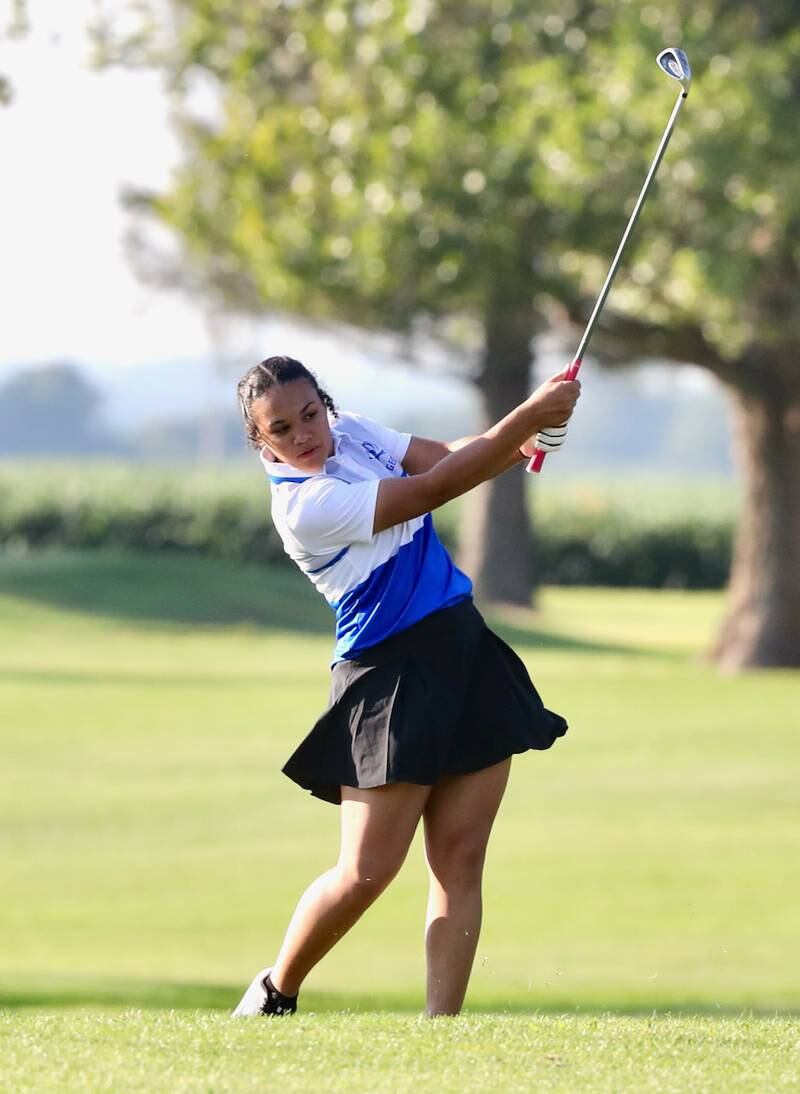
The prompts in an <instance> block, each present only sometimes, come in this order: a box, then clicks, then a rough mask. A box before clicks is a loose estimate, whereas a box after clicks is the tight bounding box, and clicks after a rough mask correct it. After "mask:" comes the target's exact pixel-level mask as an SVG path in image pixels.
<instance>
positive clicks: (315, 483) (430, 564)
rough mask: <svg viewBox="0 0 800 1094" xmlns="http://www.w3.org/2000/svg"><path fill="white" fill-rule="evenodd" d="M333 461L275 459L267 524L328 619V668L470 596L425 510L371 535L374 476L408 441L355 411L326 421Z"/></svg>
mask: <svg viewBox="0 0 800 1094" xmlns="http://www.w3.org/2000/svg"><path fill="white" fill-rule="evenodd" d="M331 432H332V435H333V455H332V456H330V457H329V458H328V460H327V461H326V462H325V466H324V468H323V469H322V471H320V472H316V473H311V474H309V473H308V472H304V471H301V470H299V469H298V468H295V467H291V466H290V465H289V464H282V463H275V462H272V461H271V460H269V459H268V458H267V456H266V451H265V450H264V449H262V451H261V462H262V465H263V467H264V470H265V471H266V473H267V475H268V477H269V480H270V490H271V496H272V520H273V522H274V524H275V527H276V529H277V531H278V534H279V535H280V537H281V541H282V542H283V546H284V550H285V551H286V553H287V554H288V555H289V557H290V558H291V559H292V560H293V561H294V562H295V563H296V564H297V566H299V568H300V569H301V570H302V571H303V573H304V574H305V575H306V577H308V578H309V579H310V580H311V581H312V582H313V583H314V585H315V586H316V587H317V589H319V591H320V592H321V593H322V595H323V596H324V597H325V599H326V600H327V601H328V603H329V604H330V606H331V608H332V609H333V611H334V613H335V615H336V646H335V649H334V653H333V663H334V664H335V663H336V662H337V661H346V660H349V659H351V658H353V657H356V656H357V655H358V654H359V652H360V651H361V650H364V649H366V648H368V647H369V646H374V645H375V644H376V643H378V642H382V641H383V640H384V639H385V638H388V637H389V636H390V635H393V634H396V633H397V632H398V631H401V630H405V628H406V627H410V626H411V625H412V624H413V623H416V622H418V621H419V620H420V619H422V618H424V617H425V616H426V615H430V613H431V612H435V611H438V610H439V609H440V608H447V607H450V606H451V605H452V604H456V603H458V602H459V601H461V600H465V599H466V598H468V597H469V596H471V595H472V582H471V581H470V579H469V578H468V577H467V575H466V574H464V573H462V571H461V570H459V569H458V568H457V567H456V566H454V565H453V562H452V560H451V558H450V556H449V554H448V553H447V551H446V550H445V548H444V547H443V545H442V543H441V541H440V540H439V537H438V536H437V534H436V531H435V529H434V526H433V520H432V518H431V515H430V513H425V514H424V515H423V516H419V517H415V518H414V519H413V520H407V521H403V522H402V523H400V524H395V525H393V526H392V527H391V528H386V529H384V530H383V531H382V532H378V533H377V535H373V532H372V527H373V523H374V520H375V505H376V500H377V496H378V485H379V483H380V481H381V479H386V478H401V477H403V476H404V475H405V474H406V472H405V471H404V470H403V466H402V460H403V457H404V456H405V454H406V452H407V450H408V446H409V444H410V442H411V435H410V434H408V433H397V432H395V430H393V429H387V428H386V427H385V426H382V425H379V424H378V423H377V422H373V421H371V420H370V419H369V418H364V417H362V416H361V415H359V414H341V415H340V416H339V417H338V418H336V419H334V420H332V421H331Z"/></svg>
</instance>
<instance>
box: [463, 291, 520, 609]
mask: <svg viewBox="0 0 800 1094" xmlns="http://www.w3.org/2000/svg"><path fill="white" fill-rule="evenodd" d="M533 334H534V328H533V321H532V318H531V317H530V315H529V309H528V308H520V309H518V310H516V311H509V310H508V309H507V307H506V308H504V309H503V310H500V309H499V308H498V309H497V310H495V311H494V312H493V314H492V315H490V317H489V321H488V322H487V330H486V350H485V354H484V363H483V369H482V372H481V375H480V377H479V379H478V387H479V389H480V391H481V394H482V396H483V405H484V416H485V419H486V424H487V426H488V425H490V424H492V423H494V422H496V421H499V419H500V418H503V417H505V415H506V414H508V412H509V411H510V410H511V409H513V407H515V406H517V404H519V403H521V402H522V401H523V400H524V399H525V398H526V397H527V395H528V393H529V383H530V370H531V339H532V337H533ZM527 478H528V476H527V475H526V474H525V471H524V469H523V467H522V466H520V467H513V468H511V469H510V470H509V471H506V472H505V473H504V474H502V475H499V476H498V477H497V478H496V479H492V480H491V482H487V483H483V485H481V486H479V487H477V488H476V489H475V490H473V491H472V492H471V493H470V495H469V496H468V498H467V501H466V507H465V509H466V511H465V516H464V519H463V521H462V534H461V543H462V549H461V555H460V559H459V561H460V563H461V565H462V566H463V567H464V569H465V570H466V571H467V573H468V574H469V575H470V576H471V577H472V580H473V582H474V585H475V595H476V597H477V598H478V599H479V600H484V601H504V602H506V603H510V604H522V605H525V606H530V604H531V600H532V596H533V588H534V570H533V533H532V529H531V522H530V518H529V514H528V502H527V496H526V495H527V490H526V485H527V484H526V480H527Z"/></svg>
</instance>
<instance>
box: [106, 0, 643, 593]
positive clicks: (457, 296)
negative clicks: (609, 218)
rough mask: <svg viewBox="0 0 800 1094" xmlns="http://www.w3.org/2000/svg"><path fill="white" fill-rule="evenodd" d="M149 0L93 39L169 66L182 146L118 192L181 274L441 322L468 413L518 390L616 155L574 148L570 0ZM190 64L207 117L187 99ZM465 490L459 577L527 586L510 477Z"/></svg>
mask: <svg viewBox="0 0 800 1094" xmlns="http://www.w3.org/2000/svg"><path fill="white" fill-rule="evenodd" d="M138 7H139V8H140V9H141V7H142V5H141V4H139V5H138ZM169 10H170V12H171V19H170V20H167V21H166V22H164V21H162V22H159V20H158V13H157V10H156V9H155V8H154V7H151V8H150V12H149V15H148V16H147V17H146V18H145V20H144V21H143V22H142V24H141V27H142V29H141V32H140V33H138V34H136V35H134V36H133V37H132V38H128V39H127V41H126V42H123V43H121V44H120V43H118V42H115V40H114V37H113V24H111V23H109V22H107V23H106V24H103V23H101V24H100V25H99V27H98V30H97V39H98V45H99V47H100V50H101V54H102V55H104V56H105V57H106V58H107V59H108V58H109V57H117V58H120V57H121V58H123V59H124V60H125V61H126V62H127V63H131V64H135V63H147V64H153V63H155V64H158V65H161V66H163V68H164V69H165V71H166V72H167V73H168V75H169V79H170V84H171V86H172V88H173V89H174V92H175V95H176V97H177V116H178V118H179V120H180V124H181V127H182V130H183V133H184V136H185V140H186V148H187V155H186V161H185V163H184V165H183V167H182V168H181V170H180V171H179V172H178V175H177V177H176V179H175V184H174V186H173V187H172V189H171V190H170V192H168V193H165V194H160V195H139V198H138V204H139V206H140V207H144V208H146V209H148V210H149V211H150V212H152V213H154V214H155V215H156V216H157V217H159V218H160V219H161V220H162V221H163V222H164V223H166V224H168V225H169V226H170V227H172V228H173V229H175V231H176V232H177V233H178V234H179V236H180V238H181V239H182V240H183V243H184V248H185V258H186V260H187V263H188V264H189V266H190V267H191V269H192V271H193V273H192V276H196V274H195V272H194V271H197V270H200V271H202V272H201V277H202V280H203V283H204V285H205V286H206V287H207V288H208V287H210V288H211V289H213V291H215V292H217V293H219V294H221V295H222V297H223V298H224V299H227V300H228V301H229V302H230V303H232V304H235V305H236V306H242V305H243V304H244V305H247V306H249V307H250V308H252V309H262V310H263V309H266V308H273V309H278V310H283V311H288V312H299V313H302V314H304V315H306V316H316V317H338V318H346V319H349V320H352V321H355V322H357V323H359V324H361V325H362V326H364V325H373V326H376V327H381V328H394V329H396V330H398V331H409V330H412V331H413V330H414V329H415V328H416V329H419V328H420V327H424V329H425V330H431V329H432V330H433V331H434V332H435V333H436V334H437V335H439V336H445V335H447V334H449V335H451V336H452V337H453V339H454V340H455V343H456V344H457V345H458V344H459V340H460V345H461V347H462V348H461V353H462V356H463V357H464V358H465V359H466V360H467V361H468V362H472V361H474V360H475V358H476V356H477V358H478V362H477V369H476V374H475V381H476V383H477V384H478V385H479V387H480V390H481V392H482V394H483V399H484V404H485V408H486V418H487V419H488V420H496V419H497V418H499V417H501V416H502V415H503V414H505V413H506V412H507V411H508V409H509V408H510V407H511V406H512V405H514V404H515V403H516V402H518V401H520V400H521V399H522V398H523V397H524V396H525V395H526V394H527V392H528V390H529V384H530V368H531V361H532V340H533V338H534V336H535V335H536V334H537V332H538V331H540V330H542V329H544V326H545V320H544V315H543V311H542V304H543V302H545V301H546V300H548V299H550V298H552V297H557V298H560V297H563V295H564V294H565V293H566V292H567V286H568V285H569V284H571V283H572V282H574V277H571V278H570V277H565V275H564V272H563V270H561V269H560V268H559V266H558V264H557V262H556V261H555V256H556V254H557V252H558V251H559V250H560V248H561V247H562V246H563V244H564V239H565V236H569V234H570V233H573V234H574V235H575V238H576V239H577V238H581V237H582V235H583V234H585V233H586V232H588V231H591V230H592V225H593V217H592V215H591V212H590V211H591V209H592V203H591V200H590V198H591V195H592V193H593V192H595V191H597V192H598V193H599V192H600V191H601V190H602V187H603V186H606V185H608V178H609V175H610V176H612V177H614V176H615V174H616V176H618V175H619V174H620V171H621V172H622V173H624V172H625V171H626V170H627V165H625V164H624V162H623V161H622V160H620V161H619V163H618V169H617V171H616V173H615V171H613V170H612V171H611V172H606V173H605V176H604V178H603V179H602V180H600V179H592V178H590V177H589V176H588V175H587V173H586V171H585V170H584V169H583V164H582V162H581V156H580V153H579V152H578V151H576V149H578V148H579V142H578V141H577V139H576V134H577V133H578V132H579V129H580V126H581V124H582V123H583V122H584V120H585V116H586V113H587V111H588V112H590V111H591V109H592V103H593V102H594V90H593V87H592V80H593V79H595V78H596V76H595V75H594V74H592V73H591V72H586V71H584V68H583V58H582V56H581V55H582V52H583V50H584V47H585V45H586V41H587V37H586V33H585V32H584V31H583V30H582V29H581V27H580V25H579V23H580V19H579V11H578V7H577V5H576V6H575V8H574V11H573V13H572V16H570V17H569V18H563V17H562V16H557V15H546V14H541V13H538V12H535V11H532V10H531V7H530V5H529V4H527V3H524V2H522V0H493V2H492V3H487V2H486V0H465V2H464V0H460V2H458V3H456V2H455V0H451V2H448V3H443V4H438V5H436V4H433V3H427V2H421V0H410V2H400V3H391V2H389V0H375V2H373V3H359V4H356V3H352V2H349V0H343V2H340V3H331V2H330V0H306V2H304V3H300V4H294V3H293V4H288V3H282V2H280V0H271V2H269V3H265V4H261V5H255V6H249V5H232V4H230V3H228V2H227V0H204V2H203V3H199V2H189V0H174V2H173V3H172V4H171V5H170V9H169ZM586 10H587V11H589V12H590V15H589V18H590V20H591V12H592V11H593V10H594V7H593V5H589V6H588V7H587V9H586ZM601 14H602V13H601ZM148 20H149V23H148ZM148 28H149V29H148ZM199 76H202V78H203V79H204V80H205V81H206V86H207V85H208V82H209V81H211V82H212V84H213V87H214V88H215V89H216V93H217V96H218V102H219V106H220V117H219V119H218V120H217V121H216V122H215V123H213V124H209V123H208V122H205V123H204V122H201V121H198V120H196V119H193V118H192V116H191V106H190V104H191V92H192V87H193V84H195V83H196V81H197V79H198V77H199ZM567 148H569V149H570V152H569V153H568V152H567V151H566V150H565V149H567ZM601 204H602V203H601ZM470 339H471V342H470ZM476 347H477V354H476ZM479 501H480V502H482V505H481V511H480V512H479V513H477V514H474V515H473V518H472V519H471V520H470V521H469V527H470V529H471V530H472V533H473V535H472V542H473V550H472V551H471V555H472V566H471V569H472V571H473V573H475V574H476V577H477V585H478V588H479V590H480V591H482V592H483V593H484V595H486V596H488V597H490V598H493V599H503V600H510V601H516V602H520V603H529V602H530V595H531V586H532V576H533V575H532V571H531V560H532V549H531V532H530V525H529V518H528V507H527V504H526V497H525V480H524V477H523V476H522V475H521V474H515V475H508V476H504V477H502V478H500V479H498V480H496V481H495V482H493V483H491V484H489V485H488V486H487V487H486V488H484V489H483V490H482V491H481V492H480V494H479Z"/></svg>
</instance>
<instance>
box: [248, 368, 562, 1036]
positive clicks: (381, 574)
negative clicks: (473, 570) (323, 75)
mask: <svg viewBox="0 0 800 1094" xmlns="http://www.w3.org/2000/svg"><path fill="white" fill-rule="evenodd" d="M238 392H239V400H240V405H241V409H242V414H243V416H244V423H245V429H246V433H247V438H248V441H249V443H250V445H251V446H253V447H254V448H256V449H257V450H258V451H259V453H260V456H261V461H262V464H263V466H264V469H265V471H266V473H267V475H268V477H269V481H270V487H271V494H272V519H273V521H274V522H275V526H276V528H277V529H278V532H279V533H280V536H281V539H282V541H283V544H284V547H285V549H286V552H287V554H288V555H289V556H290V557H291V558H292V559H293V560H294V561H295V562H296V564H297V565H298V566H299V567H300V569H301V570H302V571H303V572H304V573H305V574H306V575H307V577H308V578H309V579H310V580H311V581H312V582H313V583H314V584H315V585H316V587H317V588H318V589H319V591H320V592H321V593H322V595H323V596H324V597H325V598H326V600H327V601H328V602H329V604H330V605H331V607H332V608H333V610H334V612H335V616H336V646H335V649H334V654H333V666H332V679H331V690H330V703H329V706H328V709H327V710H326V711H325V713H324V714H323V715H322V716H321V717H320V718H319V719H318V721H317V723H316V725H315V726H314V727H313V729H312V730H311V732H310V733H309V734H308V736H307V737H306V738H305V740H304V741H303V742H302V743H301V744H300V746H299V748H298V749H297V750H296V751H295V753H294V754H293V755H292V756H291V757H290V759H289V760H288V762H287V763H286V765H285V767H284V769H283V770H284V772H285V773H286V774H287V775H288V776H289V778H291V779H293V780H294V781H295V782H296V783H298V785H299V786H301V787H303V788H304V789H305V790H307V791H310V792H311V793H312V794H314V795H316V797H318V798H321V799H322V800H324V801H328V802H333V803H335V804H337V805H339V806H340V820H341V849H340V853H339V860H338V862H337V863H336V865H335V866H333V867H332V868H331V869H330V870H328V871H327V872H326V873H324V874H323V875H322V876H321V877H319V878H317V880H316V881H314V882H313V883H312V884H311V886H310V887H309V888H308V889H307V890H306V892H305V893H304V894H303V896H302V897H301V899H300V902H299V903H298V905H297V908H296V910H295V912H294V915H293V916H292V919H291V922H290V923H289V926H288V929H287V931H286V935H285V937H284V940H283V944H282V946H281V948H280V951H279V953H278V956H277V958H276V959H275V961H274V963H273V964H272V965H271V966H270V967H269V968H266V969H262V970H261V972H259V973H258V974H257V976H256V977H255V978H254V980H253V982H252V983H251V985H250V987H249V988H248V989H247V991H246V992H245V994H244V997H243V998H242V1000H241V1002H240V1003H239V1005H238V1007H237V1008H236V1010H235V1011H234V1015H237V1016H244V1015H260V1014H290V1013H293V1012H294V1011H295V1010H296V1009H297V995H298V992H299V990H300V987H301V985H302V984H303V981H304V980H305V978H306V977H307V976H308V974H309V972H310V971H311V969H313V967H314V966H315V965H316V964H317V962H318V961H319V960H320V959H321V958H322V957H324V955H325V954H326V953H327V952H328V950H330V949H331V947H332V946H333V945H334V944H335V943H336V942H337V941H338V940H339V939H340V938H341V937H342V935H344V934H345V932H346V931H348V930H349V929H350V927H352V926H353V924H354V923H355V922H356V920H358V919H359V917H360V916H361V915H362V913H363V912H364V911H365V910H366V909H367V908H368V907H369V906H370V905H371V904H372V903H373V901H374V900H375V899H376V897H377V896H378V895H379V894H380V893H381V892H383V890H384V889H385V888H386V887H387V885H388V884H389V882H390V881H391V880H392V878H394V877H395V875H396V874H397V872H398V870H399V869H400V867H401V865H402V864H403V861H404V859H405V857H406V854H407V852H408V848H409V845H410V843H411V840H412V838H413V836H414V833H415V831H416V828H417V825H418V824H419V821H420V819H422V822H423V825H424V833H425V855H426V860H427V864H428V870H429V875H430V891H429V897H428V909H427V920H426V939H425V945H426V958H427V1013H428V1014H429V1015H431V1016H433V1015H443V1014H457V1013H458V1012H459V1010H460V1009H461V1005H462V1003H463V1000H464V995H465V993H466V990H467V983H468V981H469V977H470V972H471V970H472V963H473V959H474V957H475V949H476V946H477V943H478V935H479V932H480V926H481V878H482V873H483V863H484V858H485V855H486V845H487V842H488V839H489V833H490V831H491V828H492V823H493V821H494V818H495V815H496V813H497V810H498V807H499V805H500V801H501V799H502V797H503V792H504V790H505V786H506V782H507V780H508V774H509V769H510V766H511V756H512V755H513V754H515V753H520V752H525V751H527V750H528V749H546V748H549V747H550V746H551V745H552V744H553V742H554V741H555V740H556V738H558V737H561V736H562V735H563V734H564V733H565V732H566V729H567V723H566V722H565V720H564V719H563V718H562V717H561V716H560V715H559V714H555V713H553V712H552V711H550V710H547V709H546V708H545V707H544V705H543V704H542V701H541V699H540V698H539V695H538V693H537V691H536V689H535V688H534V686H533V684H532V683H531V681H530V678H529V676H528V673H527V671H526V669H525V666H524V665H523V663H522V661H521V660H520V659H519V657H517V655H516V654H515V653H514V652H513V650H511V649H510V648H509V647H508V646H507V645H506V644H505V643H504V642H503V641H501V639H499V638H498V637H497V635H495V634H494V633H493V632H492V631H490V630H489V629H488V627H487V626H486V624H485V623H484V621H483V618H482V617H481V615H480V613H479V612H478V611H477V609H476V608H475V605H474V604H473V601H472V585H471V582H470V580H469V578H468V577H467V576H466V574H464V573H462V572H461V571H460V570H459V569H457V568H456V566H454V565H453V563H452V561H451V559H450V557H449V555H448V553H447V551H446V550H445V549H444V547H443V546H442V544H441V543H440V541H439V539H438V537H437V535H436V532H435V530H434V527H433V522H432V520H431V516H430V511H431V510H432V509H437V508H438V507H439V506H441V505H444V504H445V502H448V501H450V500H451V499H453V498H457V497H459V496H460V495H461V494H465V493H467V491H469V490H471V489H472V488H473V487H474V486H477V485H478V484H479V483H482V482H485V481H487V480H488V479H492V478H494V477H495V476H496V475H500V474H502V473H503V472H504V471H507V470H508V469H509V468H511V467H513V466H514V465H516V464H519V463H521V462H522V461H523V460H526V459H528V458H529V457H530V456H531V454H532V452H533V446H534V443H540V444H542V445H546V446H548V447H549V448H550V449H552V448H555V447H558V445H559V443H560V440H561V438H562V436H563V432H564V430H563V429H559V428H558V427H560V426H563V425H564V423H565V422H566V421H567V420H568V418H569V417H570V415H571V414H572V411H573V409H574V406H575V403H576V400H577V399H578V396H579V393H580V384H579V383H578V382H577V381H575V380H572V381H568V380H566V379H565V378H564V374H563V373H561V374H559V375H557V376H554V377H553V378H552V379H551V380H548V381H547V382H546V383H544V384H542V385H541V387H539V388H538V389H537V390H536V391H534V392H533V394H532V395H531V396H530V397H529V398H528V399H526V400H525V402H524V403H521V404H520V405H519V406H517V407H516V408H515V409H514V410H512V411H511V413H510V414H508V415H507V416H506V417H505V418H503V419H502V421H500V422H497V424H496V425H493V426H492V427H491V428H490V429H488V430H487V431H486V432H485V433H483V434H482V435H481V436H478V437H474V438H465V439H464V440H461V441H455V442H453V443H451V444H443V443H441V442H439V441H431V440H424V439H423V438H420V437H412V436H410V435H409V434H407V433H396V432H394V431H393V430H391V429H386V428H385V427H384V426H381V425H378V424H377V423H375V422H373V421H370V420H369V419H367V418H363V417H361V416H360V415H357V414H344V413H342V414H339V413H338V412H337V410H336V408H335V406H334V404H333V402H332V400H331V398H330V396H329V395H328V394H327V393H326V392H325V391H323V390H322V389H321V388H320V386H319V384H318V382H317V380H316V378H315V377H314V375H313V374H312V373H311V372H309V371H308V370H307V369H306V368H305V367H304V366H303V365H302V364H301V363H300V362H299V361H295V360H294V359H292V358H290V357H270V358H268V359H267V360H265V361H263V362H262V363H261V364H259V365H256V366H255V367H254V368H252V369H250V371H249V372H248V373H247V374H246V375H245V376H244V377H243V378H242V380H241V381H240V382H239V386H238ZM537 435H538V436H537Z"/></svg>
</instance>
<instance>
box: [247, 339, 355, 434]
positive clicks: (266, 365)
mask: <svg viewBox="0 0 800 1094" xmlns="http://www.w3.org/2000/svg"><path fill="white" fill-rule="evenodd" d="M292 380H308V382H309V383H310V384H311V385H312V387H313V388H314V390H315V391H316V393H317V395H319V397H320V400H321V402H322V404H323V406H324V407H325V408H326V409H327V410H329V411H330V413H331V414H332V415H333V417H334V418H335V417H336V416H337V414H338V411H337V410H336V407H335V405H334V402H333V399H332V398H331V397H330V395H329V394H328V393H327V391H325V390H324V389H323V388H321V387H320V386H319V381H318V380H317V378H316V376H315V375H314V373H313V372H310V371H309V370H308V369H307V368H306V366H305V365H303V364H301V363H300V361H295V359H294V358H293V357H267V358H266V360H264V361H262V362H261V363H260V364H258V365H254V366H253V368H251V369H250V370H249V371H248V372H246V373H245V374H244V376H243V377H242V378H241V380H240V381H239V383H238V385H237V387H236V390H237V392H238V393H239V406H240V408H241V411H242V417H243V418H244V431H245V434H246V436H247V443H248V445H249V446H250V448H261V447H262V445H263V444H264V441H263V440H262V439H261V437H260V436H259V433H258V427H257V426H256V423H255V422H254V421H253V419H252V417H251V415H250V408H251V406H252V405H253V403H254V402H255V401H256V399H260V398H261V397H262V395H266V393H267V392H268V391H269V390H270V388H273V387H277V386H278V385H280V384H288V383H291V381H292Z"/></svg>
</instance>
